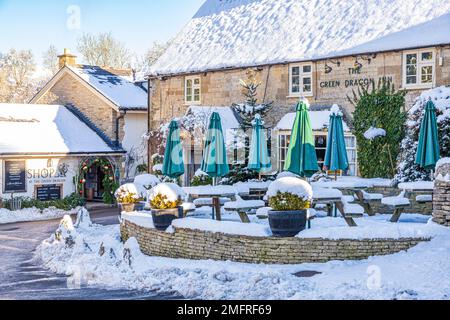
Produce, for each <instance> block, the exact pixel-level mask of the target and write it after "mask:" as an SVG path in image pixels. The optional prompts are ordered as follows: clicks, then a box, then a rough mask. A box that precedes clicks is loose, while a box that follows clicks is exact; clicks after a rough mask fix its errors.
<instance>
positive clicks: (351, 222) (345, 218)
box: [336, 201, 358, 227]
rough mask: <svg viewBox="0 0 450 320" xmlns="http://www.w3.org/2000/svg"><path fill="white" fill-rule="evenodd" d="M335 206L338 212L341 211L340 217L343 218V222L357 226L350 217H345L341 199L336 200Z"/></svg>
mask: <svg viewBox="0 0 450 320" xmlns="http://www.w3.org/2000/svg"><path fill="white" fill-rule="evenodd" d="M336 207H337V208H338V210H339V212H340V213H341V215H342V217H343V218H344V220H345V222H347V224H348V226H349V227H357V226H358V225H357V224H356V222H355V220H353V218H352V217H347V216H346V215H345V210H344V204H343V203H342V201H338V202H336Z"/></svg>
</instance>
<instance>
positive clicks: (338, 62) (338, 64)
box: [325, 60, 341, 74]
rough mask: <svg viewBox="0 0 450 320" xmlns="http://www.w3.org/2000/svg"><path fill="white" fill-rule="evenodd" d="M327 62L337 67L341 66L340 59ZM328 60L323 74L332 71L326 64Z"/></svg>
mask: <svg viewBox="0 0 450 320" xmlns="http://www.w3.org/2000/svg"><path fill="white" fill-rule="evenodd" d="M328 62H329V63H332V64H335V65H337V66H338V67H340V66H341V62H340V61H333V60H329V61H328ZM328 62H327V63H325V74H329V73H331V72H332V71H333V68H332V67H331V66H330V65H329V64H328Z"/></svg>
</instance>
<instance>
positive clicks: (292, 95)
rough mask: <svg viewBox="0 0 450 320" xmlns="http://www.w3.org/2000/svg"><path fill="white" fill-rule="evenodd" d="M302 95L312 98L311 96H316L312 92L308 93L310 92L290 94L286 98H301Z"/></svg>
mask: <svg viewBox="0 0 450 320" xmlns="http://www.w3.org/2000/svg"><path fill="white" fill-rule="evenodd" d="M301 97H305V98H311V97H314V94H312V93H308V94H290V95H288V96H287V97H286V98H288V99H292V98H301Z"/></svg>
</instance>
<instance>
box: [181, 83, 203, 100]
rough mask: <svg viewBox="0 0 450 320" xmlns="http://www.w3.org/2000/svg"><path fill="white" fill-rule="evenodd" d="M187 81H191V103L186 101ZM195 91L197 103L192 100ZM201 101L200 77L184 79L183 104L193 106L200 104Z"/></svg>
mask: <svg viewBox="0 0 450 320" xmlns="http://www.w3.org/2000/svg"><path fill="white" fill-rule="evenodd" d="M189 80H191V81H192V92H191V97H192V100H191V101H189V100H188V94H187V89H188V81H189ZM195 80H198V84H195ZM196 89H198V90H199V94H198V101H197V100H194V98H195V94H194V92H195V90H196ZM201 101H202V79H201V77H200V76H190V77H185V79H184V102H185V103H186V104H188V105H195V104H200V103H201Z"/></svg>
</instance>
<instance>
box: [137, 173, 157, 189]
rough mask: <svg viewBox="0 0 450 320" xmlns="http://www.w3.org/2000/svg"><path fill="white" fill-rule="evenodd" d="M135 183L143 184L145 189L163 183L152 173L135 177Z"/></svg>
mask: <svg viewBox="0 0 450 320" xmlns="http://www.w3.org/2000/svg"><path fill="white" fill-rule="evenodd" d="M134 183H135V184H138V185H141V186H143V187H144V188H145V189H147V190H149V189H151V188H153V187H155V186H157V185H158V184H160V183H161V181H160V180H159V178H158V177H157V176H154V175H152V174H141V175H139V176H136V178H134Z"/></svg>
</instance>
